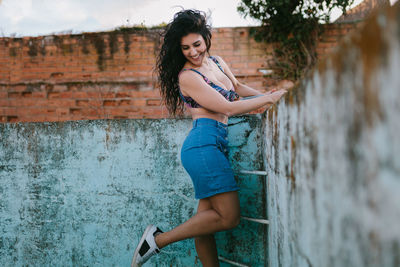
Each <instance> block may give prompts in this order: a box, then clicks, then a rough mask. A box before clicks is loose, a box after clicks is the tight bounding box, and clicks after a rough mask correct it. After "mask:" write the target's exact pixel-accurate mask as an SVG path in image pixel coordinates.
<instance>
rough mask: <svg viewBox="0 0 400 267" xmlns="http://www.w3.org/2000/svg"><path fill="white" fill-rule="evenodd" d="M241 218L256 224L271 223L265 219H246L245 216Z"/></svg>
mask: <svg viewBox="0 0 400 267" xmlns="http://www.w3.org/2000/svg"><path fill="white" fill-rule="evenodd" d="M241 218H242V219H244V220H247V221H252V222H256V223H261V224H269V221H268V220H265V219H256V218H250V217H244V216H242V217H241Z"/></svg>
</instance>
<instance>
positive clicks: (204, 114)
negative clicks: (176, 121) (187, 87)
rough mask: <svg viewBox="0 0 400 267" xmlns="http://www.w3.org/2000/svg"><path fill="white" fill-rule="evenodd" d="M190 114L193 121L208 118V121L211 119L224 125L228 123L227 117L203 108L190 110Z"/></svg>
mask: <svg viewBox="0 0 400 267" xmlns="http://www.w3.org/2000/svg"><path fill="white" fill-rule="evenodd" d="M190 114H191V115H192V119H193V120H196V119H199V118H209V119H213V120H216V121H219V122H222V123H224V124H227V123H228V116H226V115H224V114H222V113H216V112H212V111H209V110H207V109H205V108H191V109H190Z"/></svg>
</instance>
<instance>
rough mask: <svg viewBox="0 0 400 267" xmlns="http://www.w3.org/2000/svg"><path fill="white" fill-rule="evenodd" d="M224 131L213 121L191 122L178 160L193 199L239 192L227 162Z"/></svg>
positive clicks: (224, 126) (224, 128)
mask: <svg viewBox="0 0 400 267" xmlns="http://www.w3.org/2000/svg"><path fill="white" fill-rule="evenodd" d="M227 128H228V125H226V124H224V123H221V122H219V121H216V120H213V119H208V118H200V119H197V120H194V121H193V129H192V130H191V131H190V133H189V135H188V136H187V137H186V139H185V141H184V143H183V146H182V150H181V161H182V165H183V167H184V168H185V170H186V171H187V172H188V173H189V175H190V178H191V179H192V182H193V185H194V190H195V198H196V199H202V198H206V197H210V196H213V195H216V194H220V193H224V192H230V191H236V190H238V189H239V187H238V186H237V184H236V181H235V178H234V175H233V171H232V168H231V165H230V164H229V161H228V138H227V137H228V131H227Z"/></svg>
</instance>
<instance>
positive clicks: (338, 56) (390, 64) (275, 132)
mask: <svg viewBox="0 0 400 267" xmlns="http://www.w3.org/2000/svg"><path fill="white" fill-rule="evenodd" d="M399 18H400V4H396V5H395V6H394V7H392V8H390V9H388V10H386V11H385V13H380V14H376V15H375V16H374V17H372V18H371V19H369V20H368V21H367V22H366V23H365V25H364V26H363V28H362V29H361V30H360V32H359V33H356V34H355V35H354V36H352V37H351V38H349V39H348V40H346V42H345V43H343V44H342V45H341V46H339V48H338V49H337V51H336V52H335V53H334V54H333V55H331V56H330V57H329V58H328V59H327V60H326V61H325V62H323V63H321V64H320V66H319V68H318V69H316V70H315V71H314V73H313V74H312V75H311V76H310V77H309V78H308V79H306V80H305V81H303V83H302V86H300V87H299V88H296V89H295V91H292V92H289V95H288V96H286V99H285V101H282V102H281V103H279V105H277V107H276V109H274V110H270V111H268V113H267V114H266V116H265V137H264V138H265V139H264V141H265V157H264V159H265V166H266V169H267V172H268V188H267V192H268V194H267V197H268V213H269V219H270V229H269V242H268V250H269V266H271V267H274V266H324V267H325V266H326V267H329V266H377V267H378V266H400V226H399V225H400V224H399V221H400V206H399V203H400V179H399V177H400V161H399V159H398V151H400V139H399V138H398V136H399V132H400V120H399V115H400V90H399V88H400V75H399V73H400V34H399V29H400V24H399V21H400V19H399Z"/></svg>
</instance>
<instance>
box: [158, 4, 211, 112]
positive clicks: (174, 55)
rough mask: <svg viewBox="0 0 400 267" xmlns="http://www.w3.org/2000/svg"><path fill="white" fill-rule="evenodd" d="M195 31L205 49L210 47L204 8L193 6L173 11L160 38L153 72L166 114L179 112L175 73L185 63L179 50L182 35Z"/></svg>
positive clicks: (177, 85)
mask: <svg viewBox="0 0 400 267" xmlns="http://www.w3.org/2000/svg"><path fill="white" fill-rule="evenodd" d="M190 33H198V34H200V35H201V36H203V38H204V41H205V43H206V47H207V53H209V49H210V47H211V26H209V25H208V24H207V20H206V15H205V13H204V12H201V11H199V10H194V9H188V10H182V11H180V12H178V13H176V14H175V15H174V18H173V20H172V22H170V23H169V24H168V25H167V26H166V28H165V30H164V32H163V33H162V37H164V42H163V44H162V46H161V50H160V53H159V54H158V57H157V64H156V72H157V76H158V80H159V85H160V92H161V96H162V98H163V101H164V103H165V105H166V106H167V108H168V111H169V113H170V114H172V115H174V116H176V115H181V114H182V113H183V107H184V106H183V101H182V99H181V98H180V96H179V80H178V74H179V72H180V71H181V70H182V68H183V66H184V65H185V63H186V58H185V56H184V55H183V53H182V50H181V39H182V37H184V36H186V35H188V34H190Z"/></svg>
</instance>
